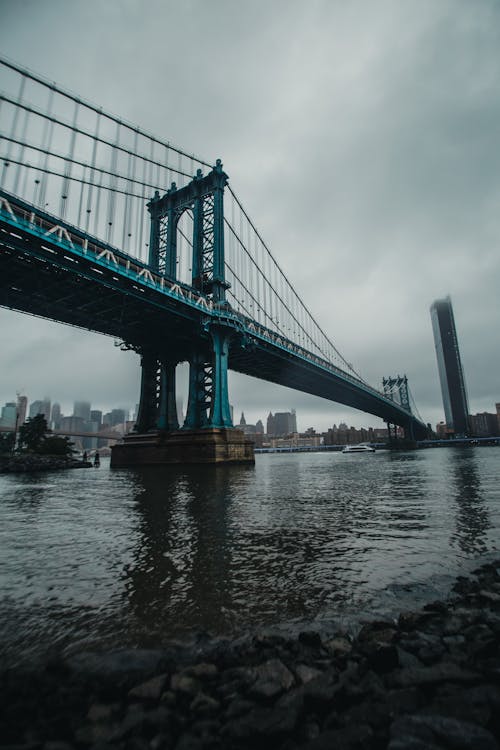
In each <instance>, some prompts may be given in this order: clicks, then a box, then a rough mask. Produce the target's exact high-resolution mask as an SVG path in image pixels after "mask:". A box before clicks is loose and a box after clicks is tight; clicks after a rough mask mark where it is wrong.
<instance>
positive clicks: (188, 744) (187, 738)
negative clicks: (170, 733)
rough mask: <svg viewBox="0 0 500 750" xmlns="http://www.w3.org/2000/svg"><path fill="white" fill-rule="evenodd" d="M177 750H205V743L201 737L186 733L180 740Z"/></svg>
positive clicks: (176, 746)
mask: <svg viewBox="0 0 500 750" xmlns="http://www.w3.org/2000/svg"><path fill="white" fill-rule="evenodd" d="M175 750H203V742H202V740H201V739H199V737H196V736H195V735H193V734H190V733H188V732H186V733H185V734H183V735H181V737H180V738H179V741H178V742H177V744H176V745H175Z"/></svg>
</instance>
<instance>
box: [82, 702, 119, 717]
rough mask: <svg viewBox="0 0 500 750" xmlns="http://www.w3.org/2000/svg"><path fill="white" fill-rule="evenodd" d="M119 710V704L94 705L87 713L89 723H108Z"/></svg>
mask: <svg viewBox="0 0 500 750" xmlns="http://www.w3.org/2000/svg"><path fill="white" fill-rule="evenodd" d="M119 710H120V704H119V703H93V704H92V705H91V706H90V708H89V710H88V712H87V719H88V720H89V721H107V720H108V719H111V717H112V716H113V715H115V714H117V713H118V711H119Z"/></svg>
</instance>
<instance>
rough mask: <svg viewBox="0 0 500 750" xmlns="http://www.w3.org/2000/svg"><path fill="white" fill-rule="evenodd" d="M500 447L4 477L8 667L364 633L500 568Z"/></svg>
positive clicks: (0, 537) (0, 489)
mask: <svg viewBox="0 0 500 750" xmlns="http://www.w3.org/2000/svg"><path fill="white" fill-rule="evenodd" d="M499 480H500V448H498V447H495V446H490V447H468V448H439V449H429V450H419V451H412V452H401V453H390V452H386V451H380V452H377V453H375V454H366V455H362V454H357V455H351V456H349V455H342V454H341V453H295V454H268V455H259V456H257V457H256V464H255V467H248V466H247V467H245V466H226V467H224V466H222V467H221V466H219V467H214V466H207V467H183V468H179V467H160V468H147V469H142V470H140V471H139V470H123V469H122V470H111V469H110V468H109V465H108V464H107V463H106V462H104V463H103V464H102V465H101V468H100V469H94V468H92V469H76V470H73V471H66V472H51V473H44V474H37V475H29V474H24V475H3V476H0V592H1V594H0V654H1V656H0V664H4V665H5V664H15V663H17V662H19V661H26V660H31V661H33V660H37V659H41V658H45V657H46V656H47V655H48V654H51V653H53V652H54V651H58V650H62V651H64V652H66V653H71V652H74V651H78V650H84V649H85V650H88V649H93V648H103V647H113V648H116V647H121V646H130V645H134V646H135V645H137V646H143V647H144V646H152V645H156V646H157V645H160V644H164V643H166V642H168V641H169V640H170V639H181V640H186V639H189V638H192V637H193V636H194V635H196V634H200V633H209V634H210V635H212V636H218V635H221V634H239V633H242V632H245V631H248V630H250V629H251V628H254V627H267V628H269V627H271V626H272V627H274V626H286V627H292V628H293V627H296V628H301V627H304V626H306V625H307V627H313V628H318V629H324V630H330V631H332V630H335V628H336V627H338V626H342V627H344V626H348V627H353V626H354V625H355V624H356V623H357V622H358V623H359V621H360V620H361V619H363V618H366V617H368V616H382V615H388V614H395V613H397V612H398V611H400V610H401V609H408V608H411V607H412V606H416V605H418V604H419V603H420V604H421V603H422V602H423V601H424V600H428V599H430V598H437V597H438V596H440V595H442V594H444V593H446V591H447V588H448V587H449V585H450V583H451V582H452V580H453V579H454V577H455V576H456V575H458V574H460V573H467V572H469V571H470V570H471V569H472V568H473V567H475V566H476V565H477V564H478V563H479V562H482V561H484V560H487V559H491V558H492V557H494V556H495V555H497V549H498V546H497V545H498V544H499V538H500V533H499V532H500V481H499Z"/></svg>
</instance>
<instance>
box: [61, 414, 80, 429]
mask: <svg viewBox="0 0 500 750" xmlns="http://www.w3.org/2000/svg"><path fill="white" fill-rule="evenodd" d="M84 426H85V421H84V419H83V417H75V416H71V417H61V419H60V421H59V429H60V430H61V431H62V432H86V430H85V429H84Z"/></svg>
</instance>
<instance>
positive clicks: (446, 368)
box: [431, 297, 469, 435]
mask: <svg viewBox="0 0 500 750" xmlns="http://www.w3.org/2000/svg"><path fill="white" fill-rule="evenodd" d="M431 320H432V330H433V332H434V344H435V347H436V357H437V364H438V371H439V380H440V383H441V393H442V396H443V406H444V414H445V419H446V424H447V425H448V427H450V428H451V429H452V430H453V432H454V433H455V435H467V434H468V432H469V419H468V415H469V404H468V400H467V391H466V388H465V379H464V373H463V369H462V362H461V360H460V351H459V348H458V339H457V331H456V328H455V319H454V317H453V308H452V306H451V299H450V297H446V298H445V299H440V300H436V301H435V302H434V303H433V304H432V305H431Z"/></svg>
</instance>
